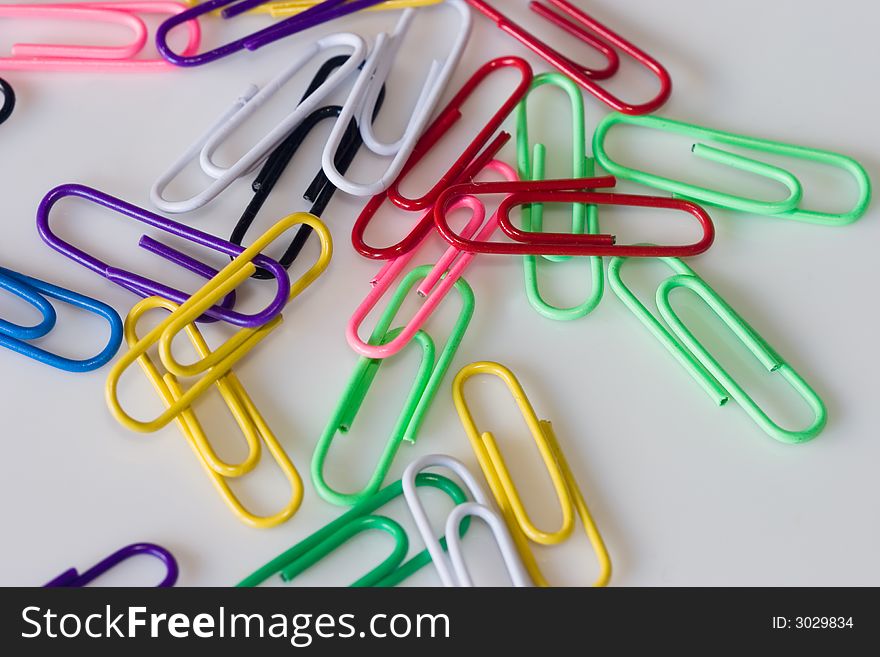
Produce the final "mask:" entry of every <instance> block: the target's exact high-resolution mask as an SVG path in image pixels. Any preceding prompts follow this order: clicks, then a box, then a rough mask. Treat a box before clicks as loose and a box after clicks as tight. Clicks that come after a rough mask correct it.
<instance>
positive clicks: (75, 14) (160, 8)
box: [0, 2, 202, 73]
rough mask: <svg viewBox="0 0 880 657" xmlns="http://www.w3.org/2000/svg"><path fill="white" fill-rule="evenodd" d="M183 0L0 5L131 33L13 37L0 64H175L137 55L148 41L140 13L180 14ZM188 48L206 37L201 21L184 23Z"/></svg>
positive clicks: (17, 13) (20, 67) (7, 12)
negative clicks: (92, 38) (74, 38)
mask: <svg viewBox="0 0 880 657" xmlns="http://www.w3.org/2000/svg"><path fill="white" fill-rule="evenodd" d="M187 9H188V7H187V5H185V4H183V3H180V2H77V3H70V4H36V5H0V17H4V18H26V19H31V18H37V19H46V20H65V21H77V22H89V23H108V24H112V25H119V26H122V27H125V28H127V29H129V30H130V31H131V33H132V38H131V41H130V42H129V43H126V44H123V45H121V46H94V45H68V44H53V43H15V44H13V45H12V56H11V57H0V70H13V71H94V72H107V73H112V72H132V73H133V72H137V71H162V70H164V71H168V70H171V69H173V68H174V67H173V66H171V65H170V64H169V63H168V62H166V61H165V60H164V59H161V58H155V59H136V57H137V55H138V54H139V53H140V52H141V51H142V50H143V49H144V46H145V45H146V43H147V27H146V25H145V24H144V22H143V21H142V20H141V19H140V18H139V17H138V14H171V15H178V14H180V13H182V12H184V11H186V10H187ZM186 27H187V30H188V36H187V42H186V46H185V49H184V51H183V52H184V54H186V55H190V54H193V53H195V52H197V51H198V49H199V43H200V41H201V38H202V33H201V28H200V27H199V24H198V22H197V21H189V22H187V24H186Z"/></svg>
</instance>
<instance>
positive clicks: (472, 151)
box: [355, 57, 533, 257]
mask: <svg viewBox="0 0 880 657" xmlns="http://www.w3.org/2000/svg"><path fill="white" fill-rule="evenodd" d="M508 68H514V69H516V70H517V71H518V72H519V74H520V80H519V82H518V83H517V85H516V88H515V89H514V90H513V92H512V93H511V95H510V96H509V97H508V98H507V99H506V100H505V101H504V103H503V104H502V105H501V107H500V108H499V109H498V111H497V112H495V114H494V115H493V116H492V118H490V119H489V121H488V122H487V123H486V125H484V126H483V128H482V129H481V130H480V132H479V133H478V134H477V136H476V137H475V138H474V140H473V141H472V142H471V143H470V144H469V145H468V147H467V148H466V149H465V150H464V151H463V152H462V154H461V155H460V156H459V157H458V159H457V160H456V161H455V162H454V163H453V165H452V166H451V167H450V168H449V170H448V171H447V172H446V173H444V174H443V175H442V176H441V177H440V179H439V180H438V181H437V183H436V184H435V185H434V186H433V187H432V188H431V189H430V190H428V192H427V193H425V194H423V195H422V196H421V197H419V198H408V197H406V196H404V195H403V193H402V192H401V191H400V186H401V185H402V184H403V181H404V180H405V179H406V177H407V174H408V173H409V172H410V171H412V169H413V168H415V165H416V164H418V162H419V161H420V160H421V159H422V158H424V157H425V155H427V154H428V152H430V150H431V149H432V148H434V146H436V145H437V142H438V141H440V139H441V138H442V137H443V136H444V135H445V134H446V133H448V132H449V130H450V129H451V128H452V126H453V125H455V123H456V122H458V121H459V120H460V119H461V117H462V111H461V108H462V107H463V106H464V104H465V103H466V102H467V100H468V99H469V98H470V97H471V96H472V95H473V94H474V93H475V92H476V90H477V88H478V87H479V86H480V85H481V84H483V82H485V81H486V79H487V78H488V77H489V76H490V75H491V74H492V73H495V72H498V71H503V70H505V69H508ZM532 78H533V73H532V67H531V66H530V65H529V63H528V62H527V61H526V60H524V59H521V58H519V57H499V58H498V59H493V60H491V61H489V62H486V63H485V64H483V65H482V66H481V67H480V68H479V69H477V72H476V73H474V74H473V75H472V76H471V77H470V79H468V81H467V82H465V83H464V85H463V86H462V88H461V89H460V90H459V91H458V93H457V94H456V95H455V96H454V97H453V99H452V100H451V101H449V104H448V105H447V106H446V107H445V108H444V109H443V111H441V112H440V114H439V115H438V116H437V118H436V119H435V120H434V122H433V123H432V124H431V125H430V126H429V127H428V129H427V130H426V131H425V134H424V135H423V136H422V138H421V139H420V140H419V143H418V144H417V145H416V148H415V150H414V151H413V155H412V157H411V158H410V159H409V161H408V162H407V163H406V166H405V167H404V168H403V170H402V171H401V173H400V176H398V178H397V180H395V181H394V183H393V184H392V185H391V186H390V187H389V188H388V198H390V199H391V202H392V203H394V205H396V206H397V207H399V208H401V209H403V210H407V211H409V212H418V211H420V210H427V209H428V208H430V207H431V206H432V205H434V203H435V202H436V200H437V198H438V197H439V196H440V193H441V192H442V191H443V190H444V189H446V188H447V187H449V186H450V185H452V184H453V183H456V182H463V181H466V180H467V179H468V177H467V175H468V173H470V174H471V175H473V174H475V173H476V172H477V171H479V170H480V169H481V168H482V166H475V161H476V160H477V159H478V158H480V159H482V160H483V164H485V162H487V161H488V160H490V159H492V157H494V156H495V154H496V153H497V152H498V151H499V150H501V147H502V146H503V145H504V143H505V142H506V141H507V140H508V139H509V138H510V135H509V134H507V133H505V132H502V133H500V134H499V135H497V136H496V137H495V139H494V141H493V139H492V136H493V135H495V133H496V132H497V131H498V129H499V128H500V127H501V124H502V123H504V120H505V119H506V118H507V117H508V116H509V115H510V114H511V113H512V112H513V110H514V109H516V106H517V104H518V103H519V102H520V100H522V99H523V98H524V97H525V95H526V93H528V91H529V87H530V86H531V84H532ZM492 149H494V150H492ZM489 150H492V153H491V155H489V156H488V157H486V156H485V151H489ZM355 248H357V244H356V245H355ZM364 255H366V254H364ZM367 257H372V256H369V255H367Z"/></svg>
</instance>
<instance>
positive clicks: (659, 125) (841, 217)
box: [593, 114, 871, 226]
mask: <svg viewBox="0 0 880 657" xmlns="http://www.w3.org/2000/svg"><path fill="white" fill-rule="evenodd" d="M618 123H621V124H630V125H634V126H638V127H641V128H650V129H654V130H660V131H663V132H671V133H674V134H680V135H685V136H687V137H691V138H694V139H701V140H705V141H711V142H716V143H720V144H725V145H727V146H734V147H737V148H742V149H746V150H751V151H757V152H759V153H769V154H771V155H776V156H781V157H790V158H795V159H799V160H806V161H808V162H815V163H817V164H823V165H827V166H830V167H836V168H839V169H842V170H844V171H846V172H847V173H849V174H850V175H851V176H852V177H853V178H854V179H855V181H856V185H857V186H858V190H859V196H858V200H857V201H856V204H855V206H854V207H853V208H852V209H851V210H850V211H849V212H841V213H832V212H821V211H818V210H806V209H803V208H801V207H800V204H801V198H802V195H803V190H802V187H801V183H800V181H799V180H798V179H797V178H796V177H795V176H794V175H793V174H792V173H790V172H788V171H786V170H785V169H781V168H779V167H777V166H774V165H772V164H768V163H766V162H761V161H760V160H756V159H753V158H751V157H745V156H743V155H738V154H737V153H732V152H729V151H725V150H722V149H720V148H716V147H714V146H710V145H708V144H705V143H702V142H698V143H695V144H694V145H693V146H692V147H691V150H692V152H693V153H694V155H696V156H697V157H699V158H702V159H704V160H708V161H710V162H717V163H718V164H722V165H727V166H730V167H733V168H734V169H740V170H742V171H746V172H748V173H751V174H754V175H756V176H760V177H763V178H768V179H770V180H772V181H776V182H779V183H782V184H783V185H784V186H785V187H786V188H787V189H788V192H789V195H788V197H786V198H785V199H781V200H778V201H762V200H759V199H752V198H748V197H745V196H741V195H736V194H729V193H725V192H721V191H718V190H714V189H709V188H707V187H701V186H699V185H693V184H690V183H686V182H683V181H678V180H674V179H672V178H666V177H664V176H660V175H656V174H653V173H649V172H647V171H641V170H639V169H634V168H631V167H627V166H624V165H622V164H619V163H617V162H615V161H614V160H612V159H611V157H610V156H609V155H608V153H607V152H606V150H605V140H606V138H607V136H608V132H609V131H610V130H611V129H612V128H613V127H614V126H615V125H617V124H618ZM593 153H594V154H595V157H596V160H597V161H598V162H599V163H600V164H601V165H602V167H603V168H604V169H605V170H606V171H608V173H610V174H611V175H613V176H616V177H618V178H623V179H626V180H633V181H635V182H638V183H640V184H642V185H647V186H648V187H654V188H656V189H662V190H665V191H668V192H672V193H673V194H675V195H676V196H679V197H684V198H691V199H694V200H697V201H701V202H704V203H709V204H711V205H717V206H720V207H724V208H729V209H731V210H739V211H741V212H751V213H754V214H762V215H770V216H778V217H783V218H785V219H793V220H795V221H804V222H808V223H813V224H823V225H826V226H843V225H846V224H851V223H852V222H854V221H856V220H857V219H859V218H861V217H862V216H863V215H864V214H865V212H866V210H867V208H868V204H869V203H870V201H871V180H870V178H869V177H868V173H867V172H866V171H865V169H864V167H863V166H862V165H861V164H859V163H858V162H856V161H855V160H854V159H852V158H851V157H847V156H846V155H840V154H838V153H832V152H831V151H824V150H820V149H817V148H806V147H804V146H793V145H791V144H785V143H782V142H778V141H770V140H769V139H759V138H756V137H745V136H742V135H737V134H733V133H731V132H724V131H722V130H715V129H712V128H704V127H701V126H697V125H693V124H691V123H684V122H682V121H673V120H671V119H663V118H660V117H656V116H639V117H633V116H624V115H621V114H609V115H608V116H606V117H605V118H604V119H603V120H602V121H601V122H600V123H599V125H598V126H597V127H596V132H595V134H594V136H593Z"/></svg>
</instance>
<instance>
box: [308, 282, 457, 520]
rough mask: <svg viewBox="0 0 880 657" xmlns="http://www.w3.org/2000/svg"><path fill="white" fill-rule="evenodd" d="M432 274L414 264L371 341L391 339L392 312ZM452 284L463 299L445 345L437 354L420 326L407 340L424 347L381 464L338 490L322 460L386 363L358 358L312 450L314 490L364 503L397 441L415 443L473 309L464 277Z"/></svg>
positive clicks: (331, 499)
mask: <svg viewBox="0 0 880 657" xmlns="http://www.w3.org/2000/svg"><path fill="white" fill-rule="evenodd" d="M431 273H432V270H431V267H430V266H424V267H418V268H416V269H413V270H412V271H411V272H410V273H409V274H408V275H407V276H406V277H405V278H404V279H403V281H401V283H400V286H399V287H398V288H397V291H396V292H395V293H394V295H393V297H392V298H391V300H390V301H389V304H388V307H387V308H386V309H385V312H383V313H382V316H381V317H380V318H379V321H378V323H377V324H376V328H375V329H374V330H373V334H372V336H371V337H370V344H381V343H382V342H387V341H391V340H394V339H395V338H396V337H397V336H398V335H399V334H400V331H401V329H394V330H389V328H390V326H391V323H392V321H394V316H395V315H396V314H397V312H398V310H399V309H400V306H401V305H402V304H403V302H404V300H405V299H406V297H407V295H408V294H409V292H410V291H411V290H412V288H413V287H415V285H416V283H417V282H418V281H420V280H422V279H425V278H427V277H429V276H430V275H431ZM454 287H455V289H456V290H458V292H459V294H460V295H461V299H462V308H461V312H460V313H459V316H458V319H457V320H456V322H455V326H454V327H453V329H452V332H451V334H450V336H449V339H448V340H447V341H446V345H445V346H444V347H443V351H441V352H440V354H439V356H438V355H437V350H436V347H435V344H434V340H432V339H431V337H430V336H429V335H428V334H427V333H425V332H424V331H422V330H418V331H416V333H415V334H414V336H413V338H412V340H411V341H410V342H415V343H416V344H418V346H419V347H420V348H421V350H422V360H421V363H420V364H419V369H418V372H417V373H416V378H415V381H414V382H413V385H412V388H410V391H409V394H408V395H407V398H406V402H405V403H404V406H403V410H402V411H401V413H400V415H399V416H398V418H397V422H396V423H395V425H394V428H393V429H392V430H391V433H390V436H389V438H388V442H387V443H386V444H385V449H384V450H383V451H382V455H381V456H380V458H379V463H378V464H377V466H376V469H375V470H374V471H373V474H372V475H371V477H370V480H369V481H368V482H367V484H366V485H365V486H364V487H363V488H362V489H361V490H360V491H357V492H353V493H342V492H339V491H337V490H334V489H333V488H332V487H331V486H330V485H329V484H328V483H327V481H326V479H325V478H324V465H325V462H326V460H327V454H328V452H329V451H330V447H331V445H332V443H333V440H334V438H335V437H336V434H337V432H342V433H348V431H349V430H350V429H351V427H352V425H353V424H354V421H355V419H356V417H357V414H358V412H359V411H360V409H361V406H362V405H363V403H364V400H365V399H366V397H367V394H368V393H369V391H370V387H371V386H372V384H373V381H374V380H375V378H376V375H377V374H378V373H379V368H380V367H381V366H382V364H383V363H384V362H385V361H384V360H383V359H376V358H368V357H366V356H363V357H361V359H360V360H359V361H358V363H357V365H356V366H355V369H354V372H353V373H352V376H351V378H350V379H349V381H348V384H347V385H346V388H345V391H344V392H343V394H342V397H341V399H340V400H339V402H338V403H337V405H336V408H335V410H334V411H333V415H332V416H331V418H330V420H329V422H328V423H327V426H326V427H325V428H324V432H323V433H322V434H321V437H320V438H319V439H318V444H317V445H316V446H315V452H314V455H313V456H312V482H313V484H314V486H315V489H316V490H317V491H318V494H319V495H320V496H321V497H322V498H323V499H325V500H326V501H328V502H331V503H332V504H338V505H350V504H356V503H358V502H362V501H363V500H365V499H366V498H368V497H370V496H371V495H373V494H375V492H376V491H377V490H379V488H380V487H381V486H382V482H383V481H384V480H385V477H386V476H387V474H388V471H389V470H390V468H391V465H392V462H393V461H394V457H395V456H396V455H397V452H398V450H399V449H400V446H401V444H402V443H403V442H404V441H406V442H409V443H415V441H416V438H417V437H418V432H419V429H420V428H421V426H422V423H423V422H424V421H425V416H426V415H427V413H428V411H429V410H430V408H431V403H432V402H433V400H434V397H435V396H436V395H437V392H438V390H439V388H440V384H441V383H442V381H443V377H444V376H445V375H446V372H447V370H448V369H449V366H450V364H451V363H452V359H453V358H454V357H455V353H456V351H457V350H458V347H459V345H460V344H461V341H462V339H463V337H464V333H465V331H466V330H467V327H468V325H469V324H470V321H471V317H473V314H474V292H473V290H472V289H471V287H470V285H468V283H467V281H465V280H464V279H463V278H460V277H459V278H458V279H457V280H456V281H455V285H454Z"/></svg>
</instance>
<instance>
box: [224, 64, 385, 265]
mask: <svg viewBox="0 0 880 657" xmlns="http://www.w3.org/2000/svg"><path fill="white" fill-rule="evenodd" d="M347 60H348V57H347V56H346V55H340V56H338V57H333V58H332V59H329V60H327V62H325V63H324V65H323V66H322V67H321V68H320V70H318V73H317V74H316V75H315V79H314V80H312V82H311V84H310V85H309V88H308V89H307V90H306V93H305V95H304V96H303V99H302V100H305V99H306V98H308V97H309V96H311V95H312V94H313V93H314V92H315V90H316V89H318V88H319V87H320V86H321V85H322V84H323V83H324V82H325V81H326V80H327V78H328V77H329V76H330V74H331V73H333V71H335V70H336V69H337V68H339V67H340V66H342V65H343V64H344V63H345V62H346V61H347ZM384 99H385V88H384V87H383V88H382V91H381V93H380V94H379V99H378V101H377V102H376V110H375V112H373V119H374V120H375V118H376V116H377V115H378V113H379V110H380V109H381V108H382V102H383V100H384ZM300 102H302V101H300ZM341 113H342V107H341V106H339V105H327V106H326V107H322V108H320V109H317V110H315V111H314V112H312V113H311V114H310V115H309V116H308V117H306V119H305V120H304V121H303V122H302V123H301V124H300V125H299V126H298V127H297V128H296V130H294V131H293V132H291V133H290V135H288V137H287V139H285V140H284V141H283V142H281V144H280V145H279V146H278V148H276V149H275V150H274V151H273V152H272V154H271V155H270V156H269V158H268V159H267V160H266V163H265V164H264V165H263V168H262V169H261V170H260V173H259V175H257V177H256V179H255V180H254V182H253V184H252V185H251V188H252V189H253V190H254V197H253V199H251V202H250V203H248V206H247V208H245V211H244V213H243V214H242V215H241V218H240V219H239V220H238V223H237V224H236V225H235V229H234V230H233V231H232V236H231V237H230V238H229V241H230V242H233V243H235V244H238V245H239V246H241V245H242V242H243V241H244V236H245V234H246V233H247V231H248V229H249V228H250V227H251V225H252V224H253V223H254V220H255V219H256V218H257V214H258V213H259V212H260V209H261V208H262V207H263V204H265V202H266V200H267V199H268V198H269V194H271V193H272V190H273V189H274V188H275V185H276V184H277V183H278V181H279V180H280V179H281V176H282V174H283V173H284V171H285V169H287V166H288V165H289V164H290V162H291V160H292V159H293V156H294V155H296V152H297V151H298V150H299V148H300V146H302V144H303V142H304V141H305V139H306V137H308V136H309V134H310V133H311V131H312V130H314V129H315V127H317V125H318V124H319V123H321V122H322V121H324V120H325V119H333V118H338V117H339V115H340V114H341ZM362 145H363V140H362V139H361V133H360V130H359V129H358V125H357V122H356V121H355V120H354V119H352V121H351V123H350V124H349V126H348V129H347V130H346V132H345V138H344V139H343V141H342V144H341V145H340V148H339V150H338V151H337V153H336V167H337V168H338V169H339V171H340V172H341V173H343V174H344V173H345V172H346V171H347V170H348V168H349V167H350V166H351V163H352V162H353V161H354V158H355V156H356V155H357V152H358V151H359V150H360V148H361V146H362ZM336 191H337V188H336V186H335V185H333V183H331V182H330V180H328V179H327V176H326V175H325V174H324V171H323V169H322V170H321V171H319V172H318V175H317V176H315V179H314V180H313V181H312V183H311V185H309V187H308V189H307V190H306V192H305V194H303V198H304V199H305V200H307V201H310V202H311V203H312V207H311V209H310V210H309V212H310V213H311V214H313V215H315V216H316V217H320V216H321V215H322V214H323V213H324V210H326V209H327V205H328V204H329V203H330V200H331V199H332V198H333V195H334V194H335V193H336ZM311 234H312V229H311V227H310V226H306V225H303V226H301V227H300V228H299V230H297V232H296V234H295V235H294V236H293V240H292V241H291V242H290V246H288V247H287V250H286V251H285V252H284V255H282V256H281V257H280V258H278V262H279V263H280V264H281V266H283V267H284V268H285V269H289V268H290V266H291V265H292V264H293V262H294V261H295V260H296V259H297V257H298V256H299V254H300V252H301V251H302V249H303V247H304V246H305V244H306V241H307V240H308V239H309V236H310V235H311ZM253 277H254V278H259V279H261V280H265V279H269V278H273V276H272V274H270V273H269V272H267V271H266V270H265V269H261V268H259V267H258V268H257V271H256V272H255V273H254V275H253Z"/></svg>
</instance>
